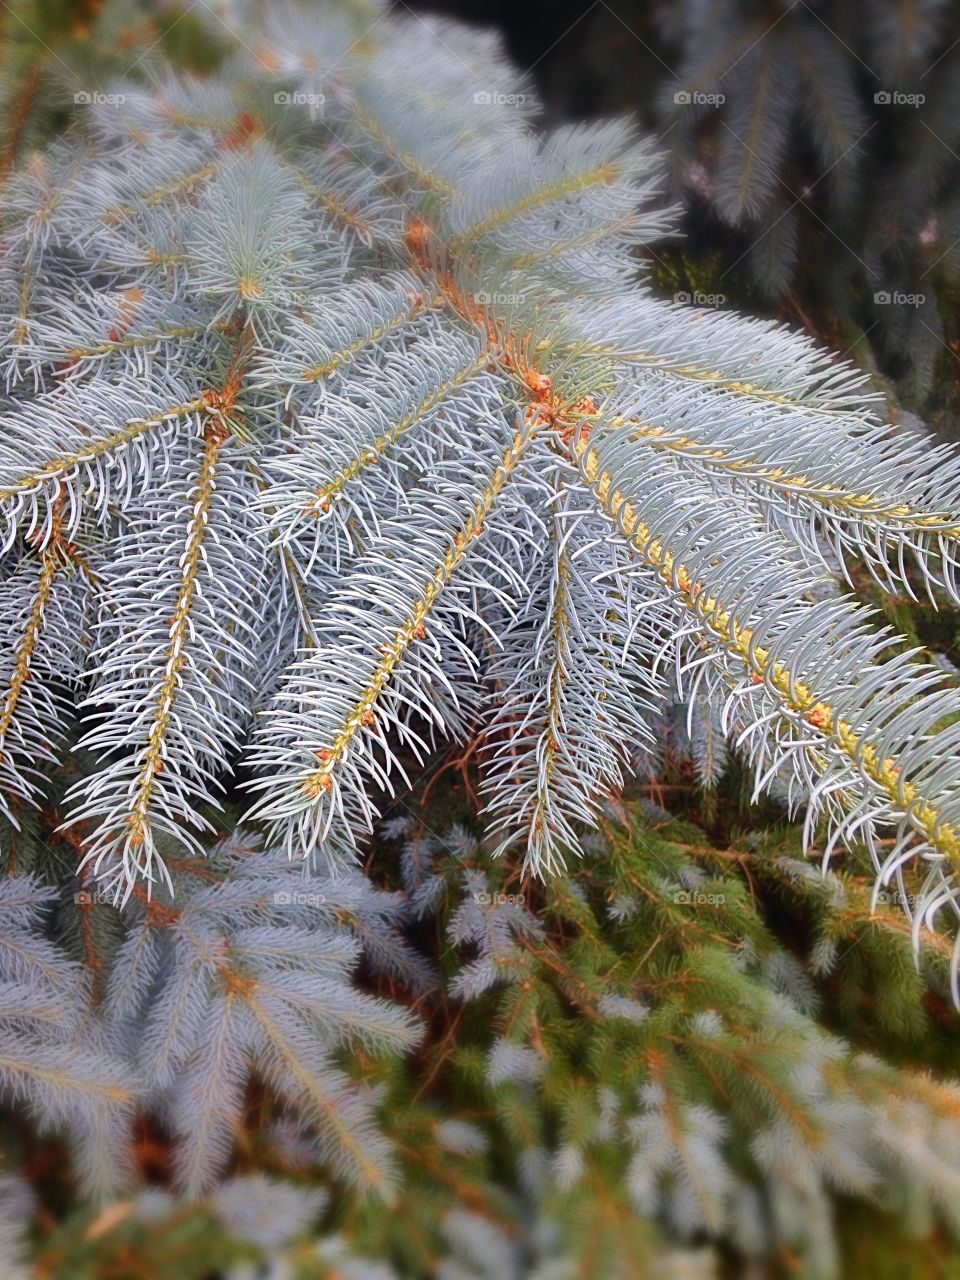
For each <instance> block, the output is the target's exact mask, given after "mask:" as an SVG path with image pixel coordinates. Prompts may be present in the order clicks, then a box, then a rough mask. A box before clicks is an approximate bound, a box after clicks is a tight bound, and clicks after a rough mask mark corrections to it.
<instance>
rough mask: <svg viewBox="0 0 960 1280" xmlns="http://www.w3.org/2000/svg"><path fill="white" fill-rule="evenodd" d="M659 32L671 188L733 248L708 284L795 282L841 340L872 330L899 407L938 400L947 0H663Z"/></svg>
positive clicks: (951, 261) (778, 296)
mask: <svg viewBox="0 0 960 1280" xmlns="http://www.w3.org/2000/svg"><path fill="white" fill-rule="evenodd" d="M659 34H660V38H661V40H662V45H661V48H662V52H663V57H664V58H665V59H666V65H668V66H669V67H670V68H671V69H672V70H671V73H670V74H667V75H665V76H664V82H663V84H662V86H661V89H660V96H659V111H660V116H661V119H662V122H663V129H664V137H665V140H666V141H667V143H668V147H669V153H670V158H671V170H672V184H671V185H672V189H673V191H674V192H675V193H676V194H677V195H678V196H679V195H682V196H683V198H685V199H686V200H687V201H689V203H690V206H691V210H694V211H697V210H699V211H704V210H706V211H708V212H709V214H710V215H711V216H712V217H713V218H714V219H716V220H717V221H718V222H719V223H720V224H721V225H722V226H723V227H724V228H725V229H727V233H728V235H729V234H730V233H731V232H732V233H733V236H734V241H733V243H734V245H735V246H736V247H735V249H734V251H733V252H732V253H731V254H730V255H729V258H728V270H727V271H725V272H724V273H723V279H724V282H725V284H726V285H727V287H726V288H724V284H720V285H716V284H714V286H713V288H712V289H711V290H709V291H715V290H716V289H718V288H719V289H720V290H722V291H723V292H726V293H731V292H733V293H735V292H736V289H735V287H734V280H735V278H736V271H738V270H739V271H741V272H743V271H745V272H746V274H747V275H748V277H749V279H750V281H751V284H752V287H753V289H754V290H755V291H756V293H758V294H759V295H760V296H761V298H764V299H767V300H774V301H781V300H783V298H784V296H785V295H787V294H788V293H790V292H791V291H794V298H795V297H796V294H795V290H796V286H797V285H798V282H799V283H801V288H802V292H803V297H804V303H803V306H804V307H806V308H807V309H808V310H809V309H811V305H812V306H813V308H814V309H816V310H818V312H819V310H820V309H821V308H822V311H823V312H826V314H827V315H828V316H830V320H824V319H823V316H822V313H820V314H819V315H818V318H819V319H820V320H821V323H826V324H828V325H832V326H834V327H838V328H839V332H840V333H841V334H842V335H843V336H844V339H845V341H847V342H850V343H852V342H853V341H854V340H855V339H856V338H858V337H860V336H864V337H867V335H869V338H868V341H869V344H870V345H871V346H872V347H873V349H874V351H875V353H876V357H877V360H878V363H879V364H880V366H881V367H882V368H884V369H885V371H886V372H887V373H888V374H890V375H892V376H893V377H895V378H896V379H898V380H899V388H900V393H901V395H902V397H903V399H904V401H905V403H906V404H908V405H911V406H913V407H915V408H917V409H918V411H920V412H925V411H933V410H940V409H942V407H943V401H944V399H945V398H946V397H945V396H944V394H943V390H942V389H941V391H940V392H939V394H938V393H937V392H936V390H935V385H931V384H934V379H935V374H936V373H937V371H939V377H940V383H941V388H942V384H944V383H945V382H947V381H952V379H953V373H954V370H953V367H952V366H953V360H952V359H951V357H950V344H951V343H952V341H953V340H954V338H955V337H956V332H955V329H956V317H955V314H954V302H955V292H956V290H955V286H956V269H957V259H956V249H957V241H958V231H960V226H958V221H957V212H958V207H957V200H956V180H957V155H956V151H957V137H958V135H957V102H958V95H960V67H958V62H957V37H958V35H960V32H958V30H957V27H956V14H955V12H953V11H951V8H950V6H949V5H945V4H942V3H939V0H933V3H929V4H928V3H922V4H918V5H909V6H904V5H899V4H888V3H885V2H884V0H882V2H881V3H878V4H874V3H865V4H848V3H827V4H820V5H817V6H809V5H805V4H788V5H780V4H765V3H754V2H753V0H731V2H730V3H726V2H724V3H721V4H718V5H710V6H703V5H699V4H695V3H687V2H685V0H681V3H678V4H669V5H664V6H662V9H661V11H660V22H659ZM651 38H652V35H651ZM827 263H829V268H828V269H827V270H824V267H825V265H826V264H827ZM811 267H812V270H811ZM799 313H800V314H802V309H801V311H800V312H799ZM795 314H798V312H795Z"/></svg>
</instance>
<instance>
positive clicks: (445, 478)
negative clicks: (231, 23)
mask: <svg viewBox="0 0 960 1280" xmlns="http://www.w3.org/2000/svg"><path fill="white" fill-rule="evenodd" d="M374 16H375V15H374V13H373V12H372V11H367V10H365V9H362V8H361V9H360V10H357V9H356V8H355V7H353V6H350V5H347V6H346V7H340V6H337V5H334V6H330V7H324V8H321V9H318V10H309V11H306V12H304V13H302V14H300V15H298V14H297V13H296V11H292V12H291V13H289V14H286V13H284V14H281V13H279V11H278V12H277V13H273V11H271V15H270V16H268V18H267V19H266V20H265V26H264V28H263V30H262V31H259V32H258V31H257V29H256V27H255V26H252V27H251V28H250V29H249V30H248V31H247V32H246V34H245V35H244V38H243V40H242V41H241V40H240V39H239V38H238V39H237V50H236V52H235V53H234V54H233V56H232V58H229V59H228V61H227V63H226V65H225V67H224V69H223V70H222V71H221V72H220V73H219V74H217V75H215V76H208V77H205V78H202V79H200V78H197V77H193V76H190V75H179V76H174V75H173V74H172V73H168V74H167V75H166V78H164V79H163V80H161V81H159V82H157V83H151V84H147V85H141V84H138V83H135V82H132V81H130V80H129V79H128V80H125V81H121V82H120V83H119V85H116V86H115V91H114V93H113V95H112V97H111V96H109V95H107V94H105V92H104V91H100V90H96V91H90V93H89V94H88V96H89V97H90V99H91V101H89V102H84V103H83V104H81V105H82V107H83V109H82V110H80V109H78V112H77V115H78V117H80V118H78V119H77V121H76V123H75V126H74V127H72V128H71V129H70V130H69V132H68V133H67V134H66V135H65V136H64V137H63V138H61V139H59V140H57V141H55V142H54V143H53V144H52V146H51V147H50V148H49V149H48V150H47V151H46V152H44V153H42V154H36V155H31V156H30V157H28V158H27V159H26V160H25V161H24V162H23V163H22V164H21V165H20V166H19V167H18V168H17V169H16V170H15V172H13V173H12V174H11V176H10V178H9V179H8V183H7V215H6V229H5V234H6V240H7V245H8V250H9V252H8V255H7V259H6V266H5V270H6V273H7V288H6V299H7V300H6V311H7V318H6V324H7V327H8V332H9V334H10V338H11V342H10V352H9V357H8V362H7V384H8V397H7V403H6V406H5V408H4V430H5V444H4V456H3V459H2V472H3V474H2V477H0V501H2V506H3V516H4V521H5V543H4V545H5V546H6V548H7V551H6V555H7V557H8V571H7V577H6V579H5V582H4V588H5V590H6V592H7V594H8V595H9V597H10V606H9V609H8V611H6V612H7V616H8V618H9V625H10V626H11V634H10V635H9V637H8V640H7V645H6V650H5V653H6V658H5V660H6V676H5V683H6V692H5V697H4V703H3V711H2V716H0V738H2V742H3V757H2V758H3V768H4V775H5V780H6V787H5V795H6V799H5V801H4V803H5V805H6V812H7V816H8V817H9V818H10V820H11V821H13V822H14V823H15V822H16V821H18V820H19V817H18V815H19V813H20V810H21V809H22V807H23V803H24V802H25V801H26V802H35V801H36V799H37V797H38V796H42V794H43V781H42V778H38V777H37V776H36V773H35V770H36V765H37V762H38V760H39V759H40V758H41V757H45V758H47V759H50V760H51V761H59V760H61V759H62V746H61V738H62V736H63V734H64V733H65V732H66V730H67V729H68V727H69V726H70V725H71V724H72V723H74V722H75V723H76V724H77V726H78V731H79V735H80V748H81V749H82V750H84V751H86V752H88V753H90V755H91V756H92V757H93V758H94V759H95V761H96V762H97V765H96V767H95V768H93V769H92V770H83V771H82V772H81V776H79V777H78V778H77V780H76V781H75V783H74V785H73V787H72V789H71V792H70V794H69V796H68V800H67V812H66V814H65V818H66V821H67V822H68V823H73V824H78V823H83V824H85V827H84V840H85V847H86V852H85V858H86V863H85V865H92V866H93V868H94V870H95V872H96V873H97V875H98V876H99V877H100V878H101V880H102V881H104V882H105V883H106V884H107V885H108V886H109V887H110V888H111V890H112V891H114V892H115V893H116V894H117V896H118V899H120V900H125V899H126V898H127V897H128V896H129V895H130V893H131V892H132V889H133V887H134V885H135V884H137V883H141V882H144V881H145V882H147V883H148V884H150V885H154V884H157V883H159V882H161V881H164V880H167V881H169V875H168V872H167V870H166V868H165V864H164V861H163V859H162V857H161V856H160V854H159V851H158V841H159V840H161V838H165V837H172V838H174V839H175V841H176V842H177V843H178V844H179V845H180V846H181V847H182V849H183V850H184V851H186V852H187V853H191V852H192V853H195V852H197V851H198V849H199V834H200V833H202V832H203V831H204V830H209V827H210V822H209V817H208V815H207V810H208V809H209V806H210V805H211V804H215V803H216V802H217V794H218V791H219V790H220V789H221V788H222V786H223V784H224V781H225V779H226V778H227V777H228V776H229V775H230V773H231V771H232V770H233V768H234V767H235V765H236V763H237V762H238V761H239V765H240V768H241V770H248V771H249V770H252V771H253V774H254V775H255V777H254V782H253V786H254V788H255V790H256V791H257V792H258V795H259V798H258V800H257V802H256V804H255V806H254V815H255V817H256V818H258V819H260V820H264V821H265V822H266V825H267V830H268V833H269V839H270V841H271V842H279V844H280V845H281V846H282V847H284V848H285V849H286V850H287V851H288V852H289V853H291V854H293V855H296V856H309V857H311V858H316V857H317V856H319V857H321V858H324V857H325V858H327V859H329V860H330V861H331V862H333V863H334V864H335V865H336V864H339V863H342V862H343V860H344V858H349V857H351V856H352V855H353V850H354V848H355V846H356V845H357V842H358V841H360V840H362V838H363V837H364V835H365V834H367V833H369V831H370V829H371V826H372V824H373V821H374V819H375V814H376V812H377V807H378V801H377V797H376V792H377V791H378V790H380V791H382V790H384V789H386V790H388V791H389V789H390V787H392V786H393V785H394V784H393V778H394V776H397V775H402V772H403V768H404V765H405V764H407V763H409V762H410V761H411V760H413V759H417V758H422V757H423V756H424V754H425V753H426V752H427V751H429V750H430V743H431V742H432V740H433V738H434V736H435V735H436V734H441V735H444V736H453V737H454V738H460V739H463V738H465V737H467V736H474V737H479V740H480V741H481V743H482V752H483V754H484V755H485V757H486V759H487V763H488V768H487V770H486V782H485V788H486V792H487V795H488V807H489V809H490V811H491V812H492V813H493V815H494V816H495V820H496V827H497V829H498V830H499V831H500V832H501V835H502V841H503V848H504V849H505V850H506V849H517V850H518V851H519V852H520V853H522V854H523V856H524V858H525V863H526V865H527V866H528V867H529V868H530V869H532V870H533V871H535V872H538V873H540V872H543V871H544V870H547V869H552V868H555V867H558V866H560V865H562V864H563V861H564V859H565V857H566V856H567V855H568V854H569V853H570V852H571V851H575V850H576V848H577V834H576V831H575V830H574V825H573V824H575V823H576V822H579V821H582V820H584V819H586V820H588V821H589V819H590V816H591V813H592V811H593V809H594V808H595V804H596V801H597V797H598V794H599V793H600V792H602V791H603V790H606V789H611V788H616V786H617V785H618V783H619V780H620V777H621V773H622V769H623V768H624V766H625V765H626V763H627V759H626V757H627V754H628V751H629V750H630V749H632V748H634V747H636V746H637V745H638V744H642V742H643V740H644V738H645V736H646V737H649V736H650V733H649V720H650V717H651V716H653V715H654V714H656V713H657V711H658V708H659V706H660V704H661V702H662V700H663V697H664V695H665V694H666V693H667V691H668V690H669V688H670V686H671V684H672V683H675V682H676V681H679V683H680V685H681V686H682V687H683V688H685V689H687V690H688V691H690V692H691V693H692V694H693V695H695V697H697V698H703V699H706V700H707V702H708V703H711V704H712V705H713V706H714V707H715V708H717V709H719V711H720V714H721V715H722V718H723V721H724V725H725V726H726V727H728V728H729V727H731V726H733V725H736V727H737V731H738V733H739V735H740V741H741V744H742V745H743V746H744V747H745V748H746V749H747V750H748V752H749V754H750V756H751V759H752V761H753V763H754V766H755V768H756V770H757V774H758V779H759V782H758V785H759V786H763V785H764V784H765V783H767V782H769V781H771V780H772V779H774V778H777V779H779V780H780V781H781V782H784V781H785V783H786V785H787V786H788V787H789V788H790V791H791V794H793V795H795V796H796V797H798V798H802V799H803V801H804V802H805V803H806V805H807V812H808V814H809V820H810V823H811V824H812V823H813V822H814V821H815V819H816V818H817V817H818V816H819V815H824V816H826V817H827V818H828V819H829V820H830V822H831V825H832V829H833V834H834V838H835V839H840V838H849V837H853V838H855V839H858V840H859V839H863V840H866V841H867V842H868V843H871V842H874V840H875V836H874V832H875V828H877V827H878V826H880V827H891V828H892V829H893V830H894V831H895V832H896V833H897V838H896V841H895V844H894V847H893V849H892V851H891V852H890V853H888V854H884V855H881V854H880V853H879V852H878V851H877V846H876V845H875V843H874V846H873V847H874V849H875V853H876V859H877V869H878V875H879V877H880V879H881V880H882V882H883V883H886V882H887V881H888V880H890V879H891V877H896V876H897V875H899V874H900V869H901V868H902V867H903V866H904V865H906V864H907V863H908V862H910V861H912V860H914V859H916V858H920V859H921V860H923V861H924V862H925V863H926V865H927V866H928V869H929V875H928V878H927V880H926V882H925V886H924V891H923V894H922V896H921V901H920V905H919V909H918V910H917V911H916V913H915V919H916V920H917V921H918V922H926V923H929V922H930V921H931V920H932V919H933V918H934V917H935V916H937V915H938V914H940V913H942V912H943V911H944V910H947V911H952V910H954V909H955V908H954V906H953V901H954V895H953V888H952V876H953V874H954V870H955V863H956V860H957V858H958V856H960V854H958V844H957V841H958V836H957V831H958V827H957V821H958V819H957V805H958V799H957V781H956V770H955V767H954V760H953V756H954V750H955V743H956V737H957V732H958V731H957V730H956V729H955V727H954V726H953V725H952V724H951V722H950V719H949V717H950V715H951V712H952V711H953V709H954V708H955V695H954V693H953V690H952V688H946V689H945V688H944V687H943V684H944V681H943V677H942V673H941V672H940V671H939V670H936V669H931V668H927V669H924V668H923V667H922V666H920V665H918V664H917V663H916V662H913V661H911V660H910V655H908V654H902V653H896V654H894V655H892V656H890V657H887V658H886V659H885V655H886V653H887V651H888V649H889V640H888V638H887V637H885V636H884V635H883V634H882V633H878V632H876V630H875V629H873V628H872V627H871V624H870V622H869V620H868V618H867V615H866V614H865V613H864V611H863V610H862V609H861V608H860V607H858V606H857V605H856V604H855V603H853V602H851V601H850V600H849V599H847V598H846V596H845V595H844V592H843V590H842V584H838V580H837V574H836V572H834V571H832V565H833V564H834V557H836V558H839V561H840V563H841V570H842V568H843V563H844V562H845V561H846V560H848V559H849V558H850V557H860V558H861V559H862V560H864V561H865V562H866V564H867V565H868V566H869V568H870V570H871V572H872V573H873V575H874V576H875V578H876V579H877V581H878V582H879V583H880V584H881V585H882V586H886V587H888V588H889V589H890V590H895V589H896V590H899V589H903V588H904V587H905V588H906V589H907V590H908V591H909V590H912V587H911V581H912V579H911V574H913V577H914V578H915V579H916V580H917V581H919V583H920V584H921V589H926V590H928V591H933V590H935V589H937V590H941V591H944V592H946V593H947V594H948V595H949V596H951V597H955V596H956V592H957V587H956V580H955V573H954V566H955V559H954V555H955V545H956V539H957V525H956V515H955V512H956V506H957V494H958V483H960V479H958V478H960V468H958V466H957V463H956V460H955V458H954V457H953V455H952V454H948V453H947V452H945V451H944V450H943V449H942V448H941V449H931V447H930V444H929V442H928V440H927V439H926V438H925V437H923V436H922V435H913V436H911V435H910V434H909V433H904V432H893V431H892V430H891V429H885V428H884V427H882V426H880V425H879V424H878V423H877V422H876V421H875V419H874V417H873V414H872V410H871V407H870V399H869V396H868V395H867V394H866V393H865V392H864V390H863V388H862V386H861V379H860V377H859V376H858V375H856V374H855V373H854V372H853V371H852V370H850V369H848V368H846V367H844V366H843V365H842V364H839V363H838V362H837V361H836V360H834V359H833V358H832V357H830V355H829V354H828V353H824V352H820V351H818V350H816V349H814V348H813V347H812V346H811V345H810V343H809V342H807V341H806V340H804V339H802V338H799V337H797V336H795V335H794V334H792V333H790V332H788V331H786V330H784V329H783V328H781V327H778V326H776V325H771V324H764V323H757V322H749V321H744V320H740V319H738V318H736V317H733V316H730V315H726V314H724V315H715V314H712V313H710V312H704V311H700V310H696V309H691V310H688V309H686V308H683V307H677V306H671V305H669V304H664V303H662V302H660V301H659V300H657V299H655V298H654V297H652V296H651V294H650V293H649V292H648V291H647V289H646V288H645V287H644V285H643V283H642V281H639V280H638V279H637V274H636V270H635V267H634V261H633V259H632V258H631V256H630V250H631V248H632V247H634V246H636V245H640V244H643V243H644V242H645V241H648V240H649V239H650V238H651V237H652V236H656V235H657V234H659V233H660V231H661V229H662V225H663V222H662V215H661V214H660V213H658V212H657V211H656V207H655V204H651V202H652V201H653V199H654V195H655V192H656V189H657V183H658V181H659V177H658V169H657V165H656V162H655V160H654V159H653V158H652V156H651V155H650V152H649V148H648V147H647V145H646V144H645V143H643V142H639V141H637V140H636V139H635V138H633V136H632V134H631V130H630V128H629V126H627V125H625V124H620V123H613V124H604V125H598V126H590V127H583V126H576V127H573V126H568V127H564V128H562V129H560V130H558V131H556V132H555V133H553V134H550V135H547V136H544V137H539V136H538V135H537V134H535V133H534V132H533V131H532V130H531V129H530V126H529V123H528V120H527V118H526V117H527V116H528V114H529V112H528V110H527V106H526V103H525V102H519V101H518V99H519V98H522V97H523V96H524V95H522V94H517V93H513V94H510V93H508V92H507V88H508V87H509V86H510V85H511V80H510V74H511V73H510V71H509V68H507V67H505V66H504V65H503V64H502V62H501V61H499V60H498V56H497V54H496V52H495V50H494V49H493V47H492V46H477V47H475V48H473V49H472V50H471V54H470V57H471V59H472V61H471V63H470V64H469V75H465V67H464V60H463V58H462V57H460V56H459V55H457V54H456V53H455V52H451V49H450V48H449V47H448V46H450V44H451V41H453V42H454V43H455V42H456V40H457V38H458V37H457V36H456V34H455V33H452V32H449V31H447V30H446V28H443V27H439V28H437V29H436V30H435V31H434V32H433V33H432V34H424V32H423V30H422V24H412V23H406V24H405V23H403V22H393V21H392V20H390V21H388V20H387V19H385V18H381V19H380V20H378V21H376V22H375V23H374V25H373V26H372V27H371V28H370V30H369V31H366V30H365V28H364V26H363V23H364V21H367V22H369V21H371V20H372V19H373V18H374ZM238 21H239V17H238ZM251 21H254V20H253V19H251ZM384 32H389V33H390V39H388V40H384V38H383V33H384ZM378 33H379V34H378ZM251 50H252V52H251ZM414 58H416V61H417V70H416V74H414V75H412V74H411V72H410V66H411V65H412V62H413V60H414ZM428 84H429V86H430V95H432V96H430V95H428V96H427V98H424V93H425V88H424V86H425V85H428ZM277 86H286V87H282V88H278V87H277ZM433 99H437V100H444V101H447V103H448V105H447V108H446V109H445V111H444V112H443V113H440V114H438V115H433V116H431V115H430V110H429V108H430V103H431V101H432V100H433ZM428 119H429V121H430V125H429V127H427V124H426V122H427V120H428ZM827 438H828V439H829V442H830V443H829V447H827V446H826V445H825V443H824V441H825V439H827ZM911 566H912V568H911ZM880 693H882V697H881V696H878V695H879V694H880ZM74 705H75V707H76V711H75V713H73V712H71V710H70V707H71V706H74ZM645 725H646V726H647V727H646V728H645ZM918 927H919V926H918Z"/></svg>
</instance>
